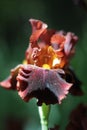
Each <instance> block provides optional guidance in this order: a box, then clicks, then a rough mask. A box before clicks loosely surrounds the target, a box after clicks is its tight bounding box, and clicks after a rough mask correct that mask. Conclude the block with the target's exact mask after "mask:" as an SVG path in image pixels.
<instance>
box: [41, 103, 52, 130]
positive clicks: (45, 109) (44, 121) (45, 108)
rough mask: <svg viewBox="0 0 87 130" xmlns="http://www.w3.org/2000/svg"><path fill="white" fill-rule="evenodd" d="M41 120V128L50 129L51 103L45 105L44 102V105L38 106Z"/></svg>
mask: <svg viewBox="0 0 87 130" xmlns="http://www.w3.org/2000/svg"><path fill="white" fill-rule="evenodd" d="M38 109H39V115H40V121H41V128H42V130H48V118H49V113H50V105H45V104H44V103H43V104H42V106H39V107H38Z"/></svg>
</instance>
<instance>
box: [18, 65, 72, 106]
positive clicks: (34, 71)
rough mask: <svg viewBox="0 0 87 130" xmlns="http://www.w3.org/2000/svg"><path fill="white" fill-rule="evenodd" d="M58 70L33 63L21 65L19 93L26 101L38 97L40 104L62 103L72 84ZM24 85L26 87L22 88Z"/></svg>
mask: <svg viewBox="0 0 87 130" xmlns="http://www.w3.org/2000/svg"><path fill="white" fill-rule="evenodd" d="M58 72H59V71H56V70H46V69H42V68H40V67H36V66H35V67H34V66H32V65H25V66H21V68H20V70H19V73H18V76H17V88H18V91H19V95H20V97H21V98H22V99H24V100H25V101H28V100H29V99H31V98H33V97H36V98H37V99H38V105H41V104H42V103H43V102H45V103H46V104H54V103H57V102H58V103H60V102H61V100H62V99H63V98H65V96H66V94H67V93H68V89H69V88H70V87H71V86H72V84H70V83H67V82H66V81H65V80H64V79H62V78H61V76H60V75H59V73H58ZM22 86H23V87H24V86H25V89H23V90H22Z"/></svg>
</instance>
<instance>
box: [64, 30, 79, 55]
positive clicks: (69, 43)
mask: <svg viewBox="0 0 87 130" xmlns="http://www.w3.org/2000/svg"><path fill="white" fill-rule="evenodd" d="M77 40H78V37H77V36H75V34H74V33H71V32H68V33H67V34H66V40H65V43H64V52H65V54H66V55H67V56H68V55H71V53H72V52H74V48H73V47H74V45H75V43H76V42H77Z"/></svg>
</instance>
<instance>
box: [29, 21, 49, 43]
mask: <svg viewBox="0 0 87 130" xmlns="http://www.w3.org/2000/svg"><path fill="white" fill-rule="evenodd" d="M29 21H30V23H31V26H32V35H31V37H30V43H33V44H34V43H35V42H36V41H37V40H38V38H39V37H40V35H41V34H42V33H43V32H44V31H45V29H46V28H47V24H45V23H43V22H42V21H40V20H35V19H30V20H29Z"/></svg>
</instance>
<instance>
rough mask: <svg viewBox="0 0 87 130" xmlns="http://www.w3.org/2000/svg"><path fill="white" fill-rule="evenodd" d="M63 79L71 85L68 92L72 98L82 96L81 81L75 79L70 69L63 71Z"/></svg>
mask: <svg viewBox="0 0 87 130" xmlns="http://www.w3.org/2000/svg"><path fill="white" fill-rule="evenodd" d="M65 73H66V75H65V79H66V81H67V82H69V83H73V85H72V87H71V88H70V90H69V92H70V93H71V94H72V95H74V96H82V95H83V94H84V93H83V91H82V89H81V85H82V83H81V81H80V80H79V79H78V78H77V76H76V74H75V73H74V71H73V70H72V69H71V68H68V69H66V70H65Z"/></svg>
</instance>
